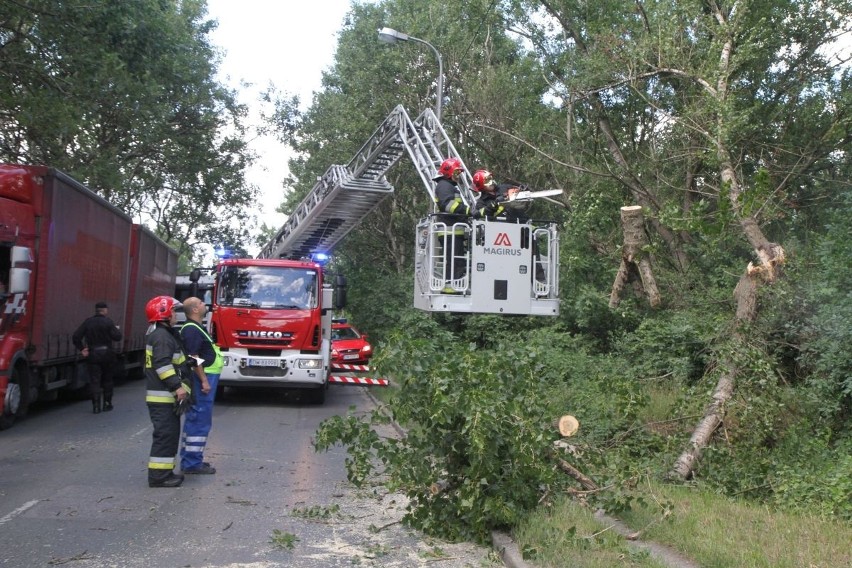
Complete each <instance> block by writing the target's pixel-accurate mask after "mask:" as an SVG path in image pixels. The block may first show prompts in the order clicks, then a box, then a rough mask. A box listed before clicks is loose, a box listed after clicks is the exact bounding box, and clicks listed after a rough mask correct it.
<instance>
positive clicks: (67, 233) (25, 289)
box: [0, 164, 177, 429]
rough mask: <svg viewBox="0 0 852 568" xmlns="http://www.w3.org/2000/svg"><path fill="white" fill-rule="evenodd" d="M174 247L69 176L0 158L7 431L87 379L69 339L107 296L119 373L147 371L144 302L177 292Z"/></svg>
mask: <svg viewBox="0 0 852 568" xmlns="http://www.w3.org/2000/svg"><path fill="white" fill-rule="evenodd" d="M176 271H177V253H176V252H175V251H174V250H173V249H172V248H171V247H169V246H168V245H167V244H166V243H165V242H163V241H162V240H160V239H159V238H158V237H157V236H156V235H155V234H154V233H153V232H151V231H150V230H148V229H146V228H145V227H143V226H141V225H138V224H134V223H133V221H132V219H131V218H130V217H129V216H128V215H126V214H125V213H123V212H122V211H120V210H119V209H117V208H116V207H114V206H112V205H110V204H109V203H108V202H107V201H106V200H105V199H103V198H101V197H100V196H98V195H97V194H95V193H94V192H92V191H91V190H89V189H88V188H86V187H85V186H84V185H83V184H81V183H79V182H77V181H75V180H74V179H72V178H71V177H70V176H68V175H66V174H64V173H62V172H60V171H58V170H55V169H52V168H48V167H45V166H28V165H16V164H0V429H5V428H8V427H9V426H11V425H12V424H13V423H14V422H15V420H16V419H17V418H20V417H22V416H24V415H25V414H26V412H27V408H28V406H29V405H30V404H31V403H33V402H35V401H37V400H54V399H56V398H57V397H58V395H59V393H60V392H62V391H74V390H78V389H81V388H84V387H85V386H86V385H87V384H88V375H87V373H86V368H85V365H84V364H83V363H84V360H82V359H80V358H79V356H78V353H77V350H76V348H75V347H74V344H73V342H72V340H71V336H72V334H73V333H74V331H75V330H76V329H77V327H78V326H79V325H80V323H81V322H82V321H83V320H84V319H85V318H87V317H88V316H90V315H92V314H93V313H94V306H95V303H97V302H99V301H103V302H106V303H107V304H108V305H109V310H110V317H111V318H112V319H113V320H114V321H115V323H116V325H118V326H119V328H120V329H121V331H122V334H123V339H122V341H121V342H120V345H115V349H116V352H117V353H118V356H119V363H118V364H119V368H117V369H116V370H117V374H118V376H122V375H128V374H134V373H137V374H139V375H140V376H141V373H142V370H143V368H144V357H145V333H146V331H147V327H148V323H147V321H146V319H145V309H144V307H145V303H146V302H147V301H148V300H149V299H150V298H151V297H153V296H157V295H171V294H172V293H173V292H174V283H175V273H176Z"/></svg>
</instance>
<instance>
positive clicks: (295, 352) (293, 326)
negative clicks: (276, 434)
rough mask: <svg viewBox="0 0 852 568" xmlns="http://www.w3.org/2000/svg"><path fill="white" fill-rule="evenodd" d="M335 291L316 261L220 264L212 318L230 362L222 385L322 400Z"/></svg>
mask: <svg viewBox="0 0 852 568" xmlns="http://www.w3.org/2000/svg"><path fill="white" fill-rule="evenodd" d="M333 292H334V290H333V288H332V286H331V285H330V284H326V283H325V282H324V280H323V268H322V266H321V265H320V264H318V263H315V262H312V261H309V260H283V259H226V260H223V261H221V262H220V263H219V265H218V266H217V267H216V277H215V285H214V288H213V301H212V304H213V309H212V316H211V319H210V330H211V334H212V337H213V338H214V340H215V341H216V343H217V344H218V345H219V347H220V349H221V350H222V355H223V357H224V367H223V369H222V374H221V376H220V379H219V384H220V385H222V386H232V387H233V386H238V387H239V386H244V387H284V388H299V389H304V390H307V391H309V392H310V394H311V396H312V398H313V399H314V401H315V402H323V401H324V400H325V390H326V387H327V385H328V374H329V366H330V361H329V354H330V352H331V344H330V342H331V314H332V310H333V306H332V300H333Z"/></svg>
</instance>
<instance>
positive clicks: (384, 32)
mask: <svg viewBox="0 0 852 568" xmlns="http://www.w3.org/2000/svg"><path fill="white" fill-rule="evenodd" d="M379 41H383V42H385V43H397V42H399V41H413V42H417V43H422V44H423V45H426V46H429V48H430V49H431V50H432V51H433V52H434V53H435V57H437V58H438V97H437V98H438V101H437V102H436V103H435V117H436V118H437V119H438V122H439V123H440V122H441V106H442V105H443V102H444V61H443V59H441V54H440V53H438V50H437V49H435V46H434V45H432V44H431V43H429V42H428V41H426V40H422V39H420V38H416V37H414V36H410V35H407V34H404V33H402V32H398V31H396V30H394V29H391V28H382V29H380V30H379Z"/></svg>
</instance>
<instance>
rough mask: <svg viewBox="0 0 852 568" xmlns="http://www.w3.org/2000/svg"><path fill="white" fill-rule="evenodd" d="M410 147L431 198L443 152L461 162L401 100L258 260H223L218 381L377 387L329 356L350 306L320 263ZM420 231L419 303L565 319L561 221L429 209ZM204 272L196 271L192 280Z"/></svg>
mask: <svg viewBox="0 0 852 568" xmlns="http://www.w3.org/2000/svg"><path fill="white" fill-rule="evenodd" d="M406 154H407V155H408V157H409V158H410V159H411V161H412V162H413V164H414V166H415V169H416V170H417V172H418V174H419V176H420V178H421V180H422V182H423V185H424V188H425V190H426V191H427V193H428V194H429V195H430V197H431V198H432V201H433V202H434V201H435V195H434V182H433V177H434V176H435V172H436V171H437V169H438V166H439V165H440V164H441V162H442V161H443V160H445V159H447V158H451V157H455V158H458V159H459V160H461V158H460V156H459V154H458V152H457V151H456V149H455V147H454V146H453V144H452V142H451V140H450V139H449V137H448V136H447V134H446V132H445V130H444V128H443V126H442V125H441V124H440V122H439V121H438V120H437V118H436V117H435V115H434V113H433V112H432V111H431V110H429V109H427V110H425V111H424V112H423V113H421V114H420V115H419V116H418V117H417V118H416V119H415V120H412V119H411V118H410V116H409V115H408V113H407V112H406V111H405V109H404V108H403V107H402V106H398V107H396V108H395V109H394V110H393V111H392V112H391V113H390V115H388V117H387V118H386V119H385V120H384V122H383V123H382V124H381V125H380V126H379V127H378V128H377V129H376V131H375V132H374V133H373V135H372V136H371V137H370V138H369V140H368V141H367V142H366V143H365V144H364V145H363V146H362V147H361V149H360V150H359V151H358V152H357V153H356V155H355V156H354V157H353V158H352V160H351V161H350V162H349V163H348V164H347V165H333V166H331V167H330V168H329V169H328V170H327V171H326V172H325V174H324V175H323V176H322V177H320V178H319V179H318V180H317V182H316V184H315V185H314V187H313V188H312V190H311V191H310V192H309V193H308V194H307V196H306V197H305V198H304V199H303V200H302V201H301V202H300V204H299V205H298V206H297V207H296V208H295V209H294V211H293V212H292V214H291V215H290V216H289V217H288V219H287V221H286V222H285V223H284V225H283V226H282V227H281V229H279V230H278V232H277V233H276V234H275V236H274V237H273V238H272V239H271V240H270V241H269V242H268V243H267V244H266V245H265V246H264V247H263V249H262V250H261V252H260V254H259V255H258V258H256V259H228V260H224V261H222V262H220V263H219V265H218V266H217V267H216V269H215V278H214V288H213V299H212V317H211V319H210V324H209V325H210V329H211V332H212V333H213V336H214V338H215V340H216V342H217V343H218V345H219V346H220V348H221V349H222V351H223V355H224V358H225V366H224V368H223V370H222V375H221V378H220V382H219V384H220V385H223V386H276V387H286V388H301V389H308V392H309V393H310V395H311V396H312V398H313V399H314V400H315V401H316V402H319V403H321V402H323V401H324V400H325V391H326V388H327V386H328V384H329V382H341V383H349V382H356V383H359V384H371V383H369V382H368V383H360V381H354V380H352V379H351V378H349V377H343V376H337V375H334V374H332V372H333V371H340V370H347V368H346V367H343V368H337V369H335V368H333V367H332V366H331V364H330V361H329V354H330V351H331V348H330V338H331V319H332V311H333V309H339V308H341V307H342V306H343V305H345V279H343V278H342V277H338V278H336V279H334V281H329V280H330V279H329V278H327V276H326V275H325V274H324V273H323V267H322V265H321V264H320V263H318V262H315V260H314V259H315V258H316V255H317V254H322V253H327V252H330V251H331V250H333V248H334V247H335V245H336V244H337V243H338V242H340V240H341V239H343V238H344V237H345V236H346V235H347V234H348V233H349V232H350V231H351V230H352V229H354V228H355V227H357V226H358V224H359V223H360V222H361V221H362V220H363V219H364V217H366V216H367V215H369V214H370V212H372V211H373V210H374V209H375V208H376V207H378V205H379V204H380V203H381V202H382V201H384V200H385V199H387V198H388V197H390V196H391V195H392V194H393V192H394V188H393V186H391V185H390V184H389V183H388V181H387V179H386V173H387V172H388V170H390V168H392V167H393V166H394V165H395V164H396V163H398V162H399V161H400V159H401V158H402V157H403V156H405V155H406ZM463 163H464V162H462V164H463ZM464 169H465V176H464V178H463V179H462V180H461V183H460V190H461V193H462V199H463V200H464V201H465V203H467V204H468V205H471V206H472V205H473V203H474V200H475V199H474V193H473V192H472V191H471V189H470V187H471V183H472V178H471V175H470V173H469V170H468V168H467V167H465V168H464ZM416 230H417V235H416V248H415V258H416V261H415V282H414V306H415V307H416V308H418V309H422V310H426V311H431V312H455V313H493V314H524V315H547V316H555V315H557V314H558V312H559V299H558V293H559V290H558V272H559V240H558V233H557V227H556V224H555V223H532V222H515V223H507V222H500V221H496V220H474V219H470V218H459V219H448V218H447V216H446V215H441V214H437V213H432V214H430V215H427V216H426V217H425V218H423V219H422V220H421V221H420V222H419V224H418V225H417V229H416ZM448 232H452V233H454V234H461V235H463V240H464V242H465V244H466V246H464V247H461V246H460V247H458V249H455V250H453V249H452V248H451V247H453V246H454V244H453V243H454V241H455V240H454V239H447V238H446V235H447V234H448ZM460 267H461V268H460ZM199 277H200V274H199V273H195V274H194V278H195V281H197V280H198V278H199ZM333 299H334V303H333V302H332V300H333ZM379 380H380V379H379Z"/></svg>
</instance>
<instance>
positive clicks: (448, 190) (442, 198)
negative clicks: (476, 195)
mask: <svg viewBox="0 0 852 568" xmlns="http://www.w3.org/2000/svg"><path fill="white" fill-rule="evenodd" d="M435 181H437V183H436V184H435V203H437V204H438V211H439V212H441V213H450V214H452V215H470V207H468V206H467V205H465V203H464V201H463V200H462V198H461V192H460V191H459V185H458V184H457V183H456V182H454V181H453V180H451V179H450V178H446V177H444V176H440V177H436V178H435Z"/></svg>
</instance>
